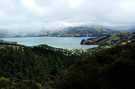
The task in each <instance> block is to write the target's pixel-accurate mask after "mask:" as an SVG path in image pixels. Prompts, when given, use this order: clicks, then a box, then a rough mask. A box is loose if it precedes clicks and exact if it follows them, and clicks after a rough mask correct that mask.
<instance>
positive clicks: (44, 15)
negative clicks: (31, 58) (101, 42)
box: [0, 0, 135, 31]
mask: <svg viewBox="0 0 135 89" xmlns="http://www.w3.org/2000/svg"><path fill="white" fill-rule="evenodd" d="M134 3H135V0H0V29H7V30H10V31H40V30H42V29H46V30H58V28H60V27H68V26H80V25H93V24H95V25H109V26H118V25H121V24H125V23H126V24H128V23H134V22H135V5H134Z"/></svg>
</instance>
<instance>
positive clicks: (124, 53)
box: [49, 43, 135, 89]
mask: <svg viewBox="0 0 135 89" xmlns="http://www.w3.org/2000/svg"><path fill="white" fill-rule="evenodd" d="M134 53H135V43H129V44H126V45H118V46H115V47H112V48H109V49H106V50H102V51H100V52H98V53H96V54H94V55H90V56H89V57H87V58H85V59H83V60H80V61H78V62H77V63H75V64H74V65H72V66H70V68H69V70H68V71H64V72H61V73H59V77H56V79H55V80H54V81H53V82H50V83H49V84H50V85H51V86H52V87H53V88H54V89H134V88H135V85H134V80H135V76H134V75H135V55H134Z"/></svg>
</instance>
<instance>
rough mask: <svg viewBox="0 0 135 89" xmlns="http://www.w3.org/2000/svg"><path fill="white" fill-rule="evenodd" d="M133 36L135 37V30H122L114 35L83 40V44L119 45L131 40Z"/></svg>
mask: <svg viewBox="0 0 135 89" xmlns="http://www.w3.org/2000/svg"><path fill="white" fill-rule="evenodd" d="M133 38H135V33H134V32H121V33H117V34H113V35H108V36H102V37H97V38H90V39H87V40H82V41H81V44H82V45H99V46H112V45H117V44H121V43H124V42H130V40H131V39H133Z"/></svg>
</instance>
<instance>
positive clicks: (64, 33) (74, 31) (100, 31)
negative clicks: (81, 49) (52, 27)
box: [41, 26, 118, 37]
mask: <svg viewBox="0 0 135 89" xmlns="http://www.w3.org/2000/svg"><path fill="white" fill-rule="evenodd" d="M117 32H118V31H114V30H111V29H106V28H104V27H102V26H92V27H87V26H79V27H68V28H65V29H63V30H61V31H58V32H49V31H47V32H46V31H45V32H43V33H41V36H56V37H100V36H106V35H110V34H114V33H117Z"/></svg>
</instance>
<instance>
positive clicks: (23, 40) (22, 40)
mask: <svg viewBox="0 0 135 89" xmlns="http://www.w3.org/2000/svg"><path fill="white" fill-rule="evenodd" d="M88 38H93V37H15V38H0V39H2V40H4V41H10V42H13V41H15V42H17V43H18V44H20V45H25V46H37V45H41V44H46V45H49V46H52V47H56V48H63V49H89V48H93V47H97V45H81V44H80V42H81V41H82V39H85V40H86V39H88Z"/></svg>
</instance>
